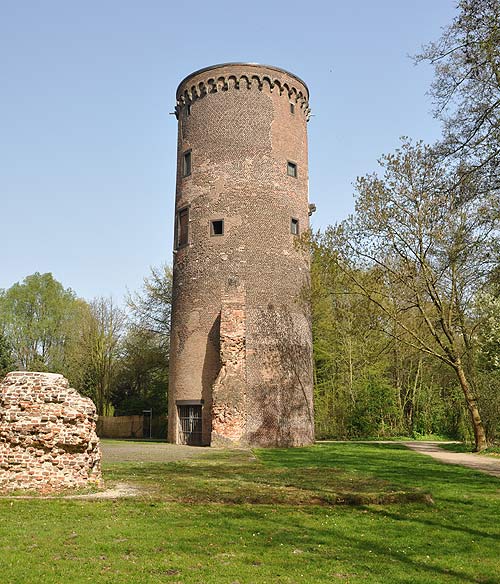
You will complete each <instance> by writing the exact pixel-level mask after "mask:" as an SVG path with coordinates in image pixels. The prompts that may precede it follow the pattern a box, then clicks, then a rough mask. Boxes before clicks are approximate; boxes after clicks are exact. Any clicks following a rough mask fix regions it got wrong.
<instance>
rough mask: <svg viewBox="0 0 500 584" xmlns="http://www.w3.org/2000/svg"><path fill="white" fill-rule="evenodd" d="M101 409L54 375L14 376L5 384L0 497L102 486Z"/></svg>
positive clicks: (0, 409) (0, 391)
mask: <svg viewBox="0 0 500 584" xmlns="http://www.w3.org/2000/svg"><path fill="white" fill-rule="evenodd" d="M96 420H97V414H96V408H95V406H94V404H93V402H92V400H91V399H89V398H87V397H82V396H81V395H80V394H79V393H78V392H77V391H76V390H75V389H72V388H70V387H69V383H68V380H67V379H65V378H64V377H63V376H62V375H59V374H55V373H35V372H29V373H28V372H13V373H9V374H8V375H7V376H6V377H5V378H4V379H3V381H2V382H1V384H0V492H6V491H15V490H35V491H39V492H55V491H61V490H63V489H67V488H73V487H79V488H81V487H86V486H99V485H100V484H101V482H102V478H101V465H100V463H101V451H100V447H99V439H98V438H97V435H96V432H95V427H96Z"/></svg>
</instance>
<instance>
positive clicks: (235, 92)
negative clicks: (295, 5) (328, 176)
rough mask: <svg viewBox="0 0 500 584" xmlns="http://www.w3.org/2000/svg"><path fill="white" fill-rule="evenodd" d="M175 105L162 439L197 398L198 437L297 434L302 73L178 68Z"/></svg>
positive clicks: (304, 214) (303, 195)
mask: <svg viewBox="0 0 500 584" xmlns="http://www.w3.org/2000/svg"><path fill="white" fill-rule="evenodd" d="M176 112H177V115H178V120H179V127H178V156H177V188H176V219H175V229H176V236H175V239H176V243H175V247H176V249H175V251H174V265H173V274H174V282H173V307H172V334H171V350H170V384H169V440H170V441H171V442H179V441H182V440H183V437H184V436H185V435H184V434H183V433H182V431H181V430H182V428H181V426H182V423H181V420H180V417H179V416H180V412H181V410H179V406H182V405H186V404H188V405H189V404H192V405H195V404H200V403H201V405H202V407H201V412H202V436H201V442H202V443H203V444H249V445H262V446H275V445H276V446H296V445H302V444H309V443H311V442H312V441H313V438H314V422H313V404H312V341H311V326H310V315H309V307H308V305H307V302H306V301H305V300H304V290H305V289H306V288H307V286H308V282H309V263H308V256H307V253H305V252H304V251H303V250H302V249H300V248H299V246H298V245H297V244H298V240H299V236H300V234H302V233H303V232H304V231H305V230H306V229H308V227H309V217H308V213H309V207H308V168H307V129H306V122H307V118H308V115H309V108H308V90H307V87H306V86H305V84H304V83H303V82H302V81H300V79H298V78H297V77H295V76H294V75H292V74H290V73H287V72H285V71H283V70H281V69H277V68H274V67H269V66H261V65H254V64H227V65H216V66H214V67H210V68H207V69H205V70H202V71H199V72H197V73H194V74H192V75H190V76H189V77H187V78H186V79H185V80H184V81H182V82H181V84H180V85H179V88H178V90H177V107H176ZM186 157H187V159H186ZM289 163H292V166H289ZM293 165H295V167H293ZM189 166H190V168H189ZM294 168H295V169H296V176H290V174H293V170H294ZM189 171H190V172H189ZM188 172H189V174H188ZM185 175H187V176H185ZM186 210H187V211H186ZM187 217H188V222H187V225H188V229H187V241H185V239H186V238H185V236H186V230H185V221H186V218H187ZM292 219H293V220H294V222H296V221H298V235H297V234H295V233H293V232H292V231H293V230H295V225H292ZM221 220H222V221H223V234H218V233H216V231H218V230H220V223H219V224H218V227H217V224H215V225H214V224H212V222H213V221H221Z"/></svg>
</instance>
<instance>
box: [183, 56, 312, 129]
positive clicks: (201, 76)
mask: <svg viewBox="0 0 500 584" xmlns="http://www.w3.org/2000/svg"><path fill="white" fill-rule="evenodd" d="M252 88H257V89H258V90H259V91H267V92H269V93H273V92H276V93H278V94H279V95H280V96H283V97H285V98H286V99H288V101H289V102H290V103H293V104H294V105H296V107H297V108H298V109H300V110H301V111H302V112H303V113H304V115H305V117H306V120H307V121H309V118H310V115H311V110H310V108H309V91H308V89H307V86H306V84H305V83H304V82H303V81H302V80H301V79H300V78H298V77H297V76H296V75H294V74H292V73H289V72H288V71H285V70H284V69H279V68H278V67H271V66H268V65H257V64H255V63H224V64H221V65H214V66H212V67H207V68H206V69H200V70H199V71H196V72H195V73H192V74H191V75H189V76H188V77H186V78H185V79H184V80H183V81H181V83H180V84H179V87H178V88H177V95H176V97H177V104H176V107H175V115H176V117H177V118H178V117H179V114H180V112H181V111H182V109H183V108H184V107H189V106H190V105H191V104H192V103H193V102H194V101H196V100H199V99H203V98H204V97H206V96H207V95H209V94H211V93H218V92H221V91H233V90H240V91H245V90H250V89H252Z"/></svg>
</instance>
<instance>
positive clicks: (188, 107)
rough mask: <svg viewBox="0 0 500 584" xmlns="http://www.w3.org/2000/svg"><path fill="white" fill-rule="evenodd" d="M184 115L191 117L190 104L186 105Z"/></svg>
mask: <svg viewBox="0 0 500 584" xmlns="http://www.w3.org/2000/svg"><path fill="white" fill-rule="evenodd" d="M186 114H187V115H188V116H190V115H191V104H190V103H188V104H187V106H186Z"/></svg>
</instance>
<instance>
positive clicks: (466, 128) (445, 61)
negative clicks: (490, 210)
mask: <svg viewBox="0 0 500 584" xmlns="http://www.w3.org/2000/svg"><path fill="white" fill-rule="evenodd" d="M458 9H459V13H458V15H457V16H456V18H455V19H454V20H453V22H452V23H451V25H450V26H448V27H447V28H446V29H445V30H444V32H443V34H442V36H441V38H440V39H439V40H438V41H437V42H433V43H430V44H428V45H427V46H425V47H424V49H423V52H422V53H421V54H420V55H417V57H416V59H417V61H428V62H430V63H431V64H433V65H434V69H435V78H434V82H433V84H432V86H431V95H432V97H433V98H434V104H435V115H436V117H438V118H439V119H441V120H442V121H443V123H444V136H443V139H442V141H441V142H440V144H439V147H440V152H441V153H442V154H444V155H445V156H446V157H447V158H448V164H449V163H450V160H449V159H450V157H451V158H455V159H456V160H457V162H458V164H461V165H463V164H464V163H465V164H466V165H467V169H468V172H469V173H470V172H479V173H481V174H482V175H483V177H484V183H485V185H486V186H487V188H488V189H489V190H490V191H491V190H496V191H497V192H498V190H499V189H500V178H499V171H500V3H499V2H498V0H460V1H459V2H458ZM457 178H459V179H460V178H462V176H460V175H459V176H458V177H457Z"/></svg>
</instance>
